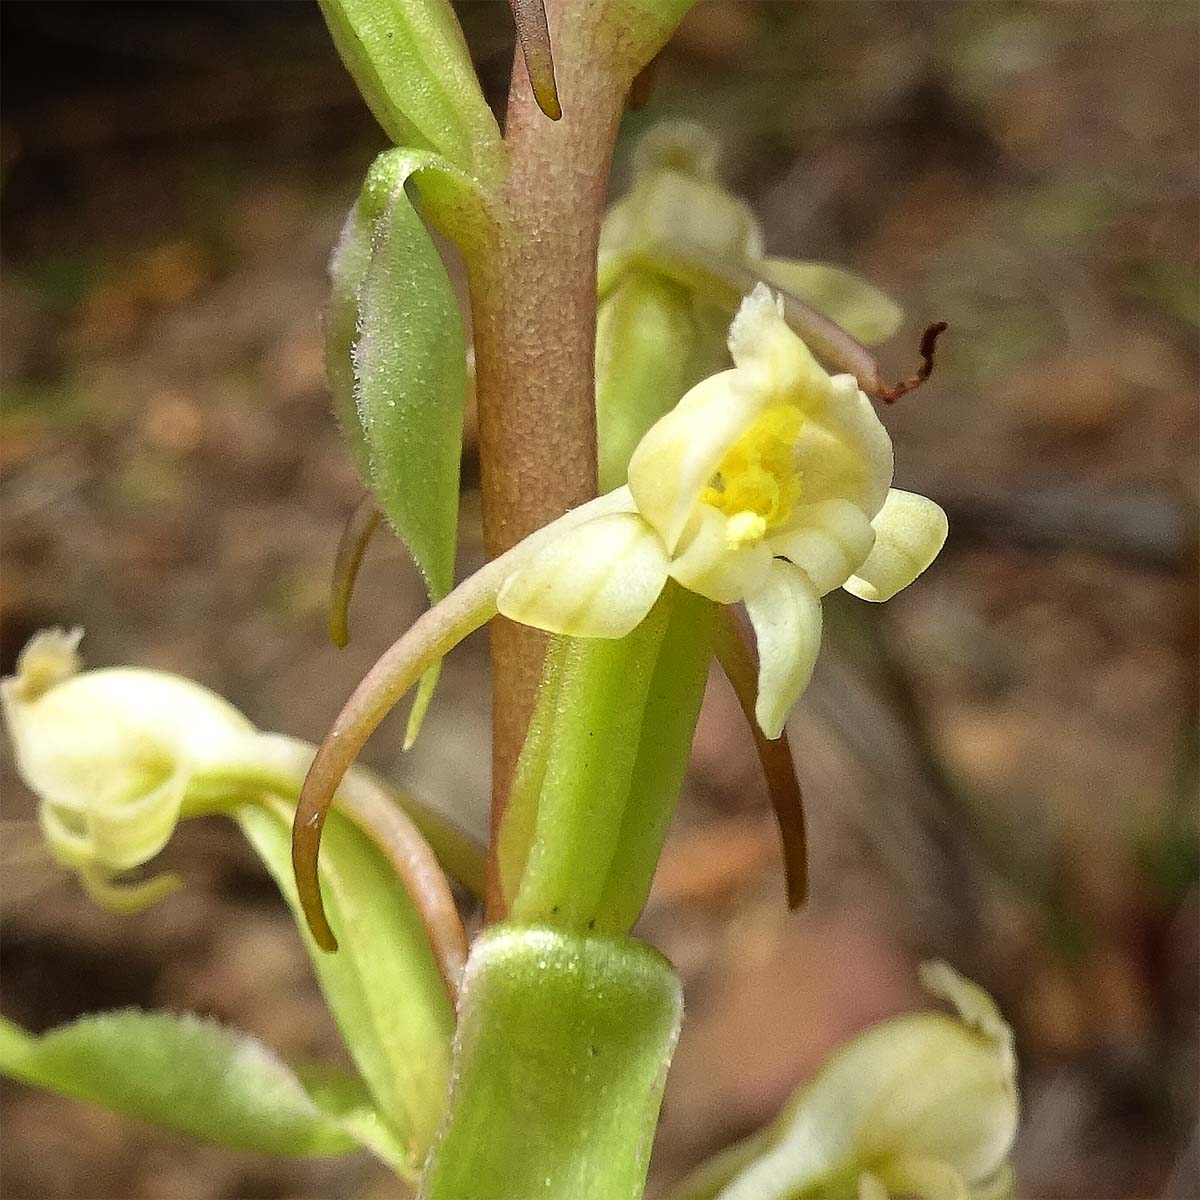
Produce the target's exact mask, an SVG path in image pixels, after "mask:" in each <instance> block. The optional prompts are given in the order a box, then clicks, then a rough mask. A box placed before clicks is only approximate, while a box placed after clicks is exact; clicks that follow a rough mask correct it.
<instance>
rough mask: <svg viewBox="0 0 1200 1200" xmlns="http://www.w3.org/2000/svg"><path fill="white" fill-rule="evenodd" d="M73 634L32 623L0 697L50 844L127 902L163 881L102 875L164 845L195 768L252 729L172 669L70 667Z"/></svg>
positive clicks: (88, 880) (101, 890)
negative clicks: (129, 881)
mask: <svg viewBox="0 0 1200 1200" xmlns="http://www.w3.org/2000/svg"><path fill="white" fill-rule="evenodd" d="M81 637H82V631H81V630H74V631H72V632H70V633H67V632H64V631H63V630H59V629H51V630H46V631H44V632H42V633H39V634H37V635H36V636H35V637H34V638H33V639H32V640H31V641H30V643H29V644H28V645H27V646H26V647H25V649H24V650H23V651H22V652H21V655H20V657H19V658H18V660H17V673H16V675H14V676H12V677H11V678H8V679H6V680H4V681H3V683H0V703H2V705H3V710H4V717H5V721H6V723H7V725H8V731H9V736H10V737H11V739H12V744H13V748H14V750H15V753H16V763H17V770H18V771H19V773H20V775H21V778H22V779H23V780H24V782H25V784H26V785H27V786H28V787H29V788H30V790H31V791H33V792H34V793H35V794H36V795H37V797H38V799H39V800H40V802H41V806H40V809H39V814H38V816H39V820H40V822H41V826H42V829H43V832H44V834H45V836H46V840H47V843H48V844H49V847H50V850H51V852H52V853H53V854H54V856H55V858H57V859H58V860H59V861H60V862H61V863H63V864H64V865H65V866H68V867H72V868H74V869H75V870H77V871H78V872H79V874H80V877H81V879H82V880H83V882H84V884H85V886H86V887H88V890H89V891H91V892H92V893H93V895H95V896H96V897H97V898H98V899H101V900H102V901H104V902H106V903H110V904H113V905H115V906H118V907H129V906H130V902H133V903H139V902H142V903H144V902H146V901H149V900H152V899H156V898H157V897H158V896H160V895H161V894H162V892H163V890H164V885H165V881H164V880H161V879H160V880H156V881H152V882H151V883H150V884H148V885H141V886H139V887H137V888H136V890H135V891H133V892H129V891H128V890H124V889H122V888H121V887H120V886H114V882H113V877H114V876H117V875H119V874H121V873H123V872H126V871H130V870H133V869H135V868H137V867H140V866H142V865H143V864H145V863H146V862H148V861H149V860H150V859H151V858H153V857H154V855H156V854H157V853H158V852H159V851H160V850H161V849H162V848H163V846H164V845H166V843H167V841H168V840H169V838H170V837H171V834H172V832H173V831H174V828H175V824H176V822H177V821H178V820H179V817H180V815H181V809H182V808H183V806H184V804H185V801H186V800H187V794H188V787H189V784H190V783H191V781H192V779H193V777H194V775H195V773H196V771H197V769H198V768H202V767H203V766H204V765H205V764H206V763H212V762H214V761H218V760H219V759H220V757H221V756H222V754H225V755H228V753H229V750H230V748H231V746H232V745H233V744H234V743H235V742H236V743H240V742H241V741H242V739H243V738H244V737H245V735H246V734H248V733H253V732H254V730H253V726H251V725H250V723H249V722H248V721H247V720H246V719H245V718H244V717H243V716H242V715H241V714H240V713H239V712H238V711H237V710H236V709H235V708H233V707H232V706H231V705H229V704H227V703H226V702H225V701H224V700H222V699H220V697H218V696H216V695H214V694H213V693H212V692H210V691H208V690H207V689H206V688H203V687H200V686H199V685H198V684H194V683H190V682H188V681H187V680H184V679H180V678H178V677H176V676H172V675H166V674H163V673H160V672H157V671H142V670H135V669H130V668H117V669H111V670H101V671H86V672H82V673H80V671H79V665H80V664H79V656H78V652H77V647H78V644H79V640H80V638H81Z"/></svg>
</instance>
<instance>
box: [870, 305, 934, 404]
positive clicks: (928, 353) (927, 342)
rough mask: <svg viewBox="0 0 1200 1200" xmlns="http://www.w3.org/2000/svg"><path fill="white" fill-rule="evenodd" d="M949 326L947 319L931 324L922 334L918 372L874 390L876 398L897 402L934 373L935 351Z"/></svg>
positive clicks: (887, 401)
mask: <svg viewBox="0 0 1200 1200" xmlns="http://www.w3.org/2000/svg"><path fill="white" fill-rule="evenodd" d="M948 328H949V326H948V325H947V324H946V322H945V321H937V322H935V323H934V324H933V325H930V326H929V327H928V328H927V329H926V330H925V332H924V333H923V334H922V335H921V347H920V354H921V365H920V366H919V367H918V368H917V371H916V374H915V375H912V376H911V377H910V378H908V379H902V380H901V381H900V382H899V383H897V384H894V385H893V386H892V387H888V388H880V389H879V390H878V391H875V392H872V393H871V395H873V396H874V397H875V399H876V400H882V401H883V403H884V404H895V403H896V401H897V400H899V399H900V397H901V396H906V395H907V394H908V393H909V392H911V391H913V390H914V389H915V388H919V387H920V386H921V384H923V383H924V382H925V380H927V379H928V378H929V376H930V375H931V374H932V373H933V351H934V349H935V347H936V346H937V340H938V338H939V337H941V336H942V334H943V333H945V332H946V330H947V329H948Z"/></svg>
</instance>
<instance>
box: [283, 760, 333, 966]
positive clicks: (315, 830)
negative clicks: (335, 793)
mask: <svg viewBox="0 0 1200 1200" xmlns="http://www.w3.org/2000/svg"><path fill="white" fill-rule="evenodd" d="M310 774H311V772H310ZM330 803H332V797H330V800H329V801H326V802H325V803H323V804H320V805H318V806H314V805H312V804H306V803H305V801H304V798H303V797H302V798H301V801H300V804H299V805H298V806H297V808H296V817H295V820H294V822H293V824H292V870H293V872H294V873H295V876H296V891H297V893H298V895H299V897H300V908H301V910H302V911H303V913H304V918H305V920H306V921H307V922H308V931H309V933H311V934H312V938H313V941H314V942H316V943H317V945H318V946H320V947H321V949H322V950H325V951H326V952H328V953H330V954H332V953H333V952H334V951H336V950H337V948H338V943H337V938H336V937H334V934H333V930H332V929H331V928H330V927H329V919H328V918H327V917H326V916H325V903H324V901H323V900H322V899H321V882H320V877H319V875H318V874H317V856H318V854H319V852H320V849H321V831H322V830H323V829H324V828H325V818H326V816H327V815H328V813H329V805H330Z"/></svg>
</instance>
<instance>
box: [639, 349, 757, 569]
mask: <svg viewBox="0 0 1200 1200" xmlns="http://www.w3.org/2000/svg"><path fill="white" fill-rule="evenodd" d="M750 382H751V381H750V380H749V379H748V378H747V376H746V375H745V373H743V372H740V371H722V372H721V373H720V374H718V375H713V376H710V377H709V378H708V379H705V380H704V381H703V382H701V383H698V384H697V385H696V386H695V387H694V388H692V389H691V391H689V392H688V393H687V395H686V396H684V397H683V399H682V400H680V401H679V403H678V404H677V405H676V406H675V407H674V408H673V409H672V410H671V411H670V412H669V413H667V415H666V416H665V417H662V418H661V419H660V420H659V421H657V422H656V423H655V424H654V425H653V426H652V427H651V428H650V430H649V432H648V433H647V434H646V436H645V437H644V438H642V440H641V442H639V443H638V447H637V449H636V450H634V452H633V456H632V458H631V459H630V460H629V489H630V491H631V492H632V494H633V498H634V500H635V501H636V503H637V507H638V511H639V512H640V513H641V514H642V516H644V517H645V518H646V520H647V521H649V522H650V524H651V525H653V526H654V528H655V529H656V530H657V531H658V533H659V536H660V537H661V538H662V540H663V543H664V544H665V546H666V548H667V550H668V552H670V553H674V551H675V547H676V546H677V545H678V544H679V539H680V537H681V536H682V534H683V530H684V527H685V526H686V525H687V523H688V520H689V519H690V518H691V516H692V512H693V510H694V509H695V507H696V502H697V501H698V500H699V499H700V494H701V492H703V491H704V489H705V488H706V487H707V486H708V485H709V482H710V481H711V480H712V477H713V475H714V473H715V472H716V470H717V467H718V466H719V465H720V463H721V460H722V459H723V458H724V457H725V454H726V452H727V451H728V450H729V448H730V446H732V445H733V443H734V442H736V441H737V440H738V438H740V437H741V436H742V434H743V433H745V432H746V430H747V429H748V428H749V427H750V426H751V425H752V424H753V423H754V421H755V419H756V418H757V417H758V416H759V414H760V413H762V412H763V411H764V409H765V407H766V400H765V398H764V394H763V393H762V392H760V391H757V390H755V389H754V388H753V387H751V386H750Z"/></svg>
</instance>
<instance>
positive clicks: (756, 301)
mask: <svg viewBox="0 0 1200 1200" xmlns="http://www.w3.org/2000/svg"><path fill="white" fill-rule="evenodd" d="M729 349H730V353H731V354H732V356H733V361H734V363H735V366H734V368H733V369H732V370H729V371H723V372H720V373H719V374H717V375H714V376H711V377H710V378H708V379H706V380H704V381H703V382H701V383H699V384H697V385H696V386H695V387H694V388H692V389H691V390H690V391H689V392H688V393H687V394H686V395H685V396H684V397H683V399H682V400H680V401H679V403H678V404H677V405H676V406H675V408H674V409H672V410H671V411H670V412H669V413H667V414H666V416H664V417H662V418H661V419H660V420H659V421H658V422H657V423H656V424H655V425H654V426H653V427H652V428H651V429H650V430H649V432H648V433H647V434H646V435H645V437H643V438H642V440H641V441H640V443H639V444H638V446H637V448H636V449H635V450H634V452H633V456H632V458H631V460H630V463H629V482H628V486H627V487H626V488H622V489H618V490H616V491H615V492H613V493H612V494H611V495H610V497H609V500H610V504H609V508H608V511H607V512H605V513H604V515H601V516H598V517H596V518H595V519H593V520H589V521H585V522H583V523H578V522H577V521H574V520H573V519H572V514H568V516H567V517H566V518H563V526H562V532H561V533H560V534H559V535H558V536H548V537H545V538H544V540H543V541H542V544H541V545H540V547H539V548H537V549H536V550H534V551H533V552H532V553H531V554H530V555H528V556H525V557H523V558H521V559H520V560H519V561H518V565H517V566H516V568H515V569H514V571H513V573H512V574H511V575H510V577H509V578H508V579H507V581H506V582H505V583H504V585H503V587H502V588H501V589H500V593H499V597H498V601H497V604H498V608H499V611H500V612H501V613H503V614H504V615H505V616H507V617H510V618H511V619H513V620H515V621H520V622H522V623H524V624H527V625H533V626H536V627H537V628H539V629H545V630H548V631H550V632H552V633H561V634H568V635H572V636H575V637H607V638H618V637H623V636H624V635H625V634H627V633H629V632H630V630H632V629H633V628H634V627H635V626H636V625H637V624H638V623H639V622H640V621H641V620H642V619H643V617H645V616H646V614H647V613H648V612H649V611H650V609H651V607H652V606H653V604H654V602H655V600H656V599H657V598H658V596H659V594H660V593H661V592H662V590H663V588H664V586H665V585H666V583H667V580H668V579H674V580H676V581H677V582H678V583H680V584H682V585H683V586H684V587H686V588H688V589H690V590H691V591H693V592H696V593H698V594H700V595H702V596H705V597H707V598H708V599H710V600H712V601H715V602H716V603H719V604H734V603H737V602H744V603H745V605H746V609H747V612H748V614H749V617H750V621H751V623H752V625H753V626H754V631H755V635H756V637H757V640H758V648H759V659H760V666H759V680H758V700H757V707H756V715H757V718H758V722H759V724H760V725H761V727H762V729H763V731H764V732H765V733H766V734H767V736H768V737H778V736H779V734H780V733H781V731H782V729H783V724H784V721H785V719H786V717H787V714H788V711H789V709H790V708H791V706H792V704H793V703H794V702H795V700H796V699H797V698H798V697H799V695H800V693H801V692H802V691H803V690H804V688H805V687H806V686H807V684H808V680H809V678H810V676H811V674H812V669H813V665H814V663H815V661H816V657H817V651H818V649H819V647H820V637H821V605H820V598H821V596H823V595H825V593H827V592H829V591H831V590H833V589H834V588H836V587H844V588H845V589H846V590H847V591H849V592H851V593H853V594H854V595H856V596H859V597H861V598H862V599H864V600H873V601H880V600H887V599H889V598H890V597H891V596H893V595H895V594H896V592H898V591H899V590H900V589H901V588H903V587H906V586H907V585H908V584H909V583H911V582H912V581H913V579H915V578H916V577H917V575H919V574H920V573H921V572H922V571H923V570H924V569H925V568H926V567H927V566H928V565H929V564H930V563H931V562H932V561H933V559H934V557H935V556H936V555H937V553H938V551H939V550H940V549H941V547H942V544H943V542H944V541H945V538H946V529H947V526H946V517H945V514H944V513H943V512H942V510H941V509H940V508H939V507H938V506H937V505H936V504H935V503H934V502H933V501H932V500H928V499H926V498H925V497H923V496H918V495H914V494H913V493H911V492H903V491H898V490H896V489H894V488H892V487H891V486H890V485H891V480H892V444H891V440H890V438H889V437H888V435H887V432H886V430H885V429H884V427H883V425H882V424H881V423H880V421H879V418H878V417H877V416H876V414H875V410H874V409H873V408H872V406H871V402H870V401H869V400H868V399H867V397H866V395H864V394H863V392H862V391H861V390H860V389H859V388H858V386H857V384H856V383H855V381H854V379H853V378H852V377H851V376H849V375H836V376H829V375H828V374H826V372H825V371H824V370H823V369H822V368H821V366H820V365H819V364H818V363H817V361H816V359H814V358H813V356H812V354H811V353H810V352H809V350H808V349H807V347H806V346H805V344H804V342H803V341H801V340H800V338H799V337H797V336H796V334H794V333H793V332H792V331H791V329H789V328H788V326H787V324H786V323H785V321H784V319H783V316H782V314H781V311H780V307H779V305H778V303H777V301H776V299H775V298H774V297H773V296H772V295H771V293H770V292H769V291H768V289H767V288H766V287H764V286H762V285H759V287H758V288H756V289H755V291H754V292H753V293H752V294H751V295H750V296H748V297H747V298H746V300H745V302H744V303H743V304H742V307H741V309H740V310H739V312H738V315H737V317H736V318H735V319H734V322H733V325H732V326H731V328H730V331H729ZM552 530H553V526H552V527H550V529H549V530H547V531H546V532H547V533H551V532H552Z"/></svg>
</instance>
